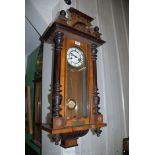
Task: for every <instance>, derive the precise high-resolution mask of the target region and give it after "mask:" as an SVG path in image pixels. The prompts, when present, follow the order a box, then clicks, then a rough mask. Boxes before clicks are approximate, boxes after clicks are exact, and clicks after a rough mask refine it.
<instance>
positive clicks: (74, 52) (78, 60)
mask: <svg viewBox="0 0 155 155" xmlns="http://www.w3.org/2000/svg"><path fill="white" fill-rule="evenodd" d="M67 61H68V63H69V64H70V65H71V66H73V67H80V66H82V65H83V63H84V56H83V52H82V50H80V49H79V48H77V47H71V48H69V49H68V51H67Z"/></svg>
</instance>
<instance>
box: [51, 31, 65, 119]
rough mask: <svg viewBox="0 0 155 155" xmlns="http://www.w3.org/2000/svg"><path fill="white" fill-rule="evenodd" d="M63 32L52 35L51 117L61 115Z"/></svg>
mask: <svg viewBox="0 0 155 155" xmlns="http://www.w3.org/2000/svg"><path fill="white" fill-rule="evenodd" d="M63 35H64V34H63V33H62V32H59V31H58V32H56V33H55V36H54V43H55V51H54V73H53V92H52V117H61V115H60V110H61V109H60V104H61V100H62V95H61V94H60V92H61V89H60V87H61V85H60V66H61V50H62V45H63Z"/></svg>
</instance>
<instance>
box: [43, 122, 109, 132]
mask: <svg viewBox="0 0 155 155" xmlns="http://www.w3.org/2000/svg"><path fill="white" fill-rule="evenodd" d="M104 126H107V124H106V123H102V122H101V123H98V124H89V125H82V126H77V127H66V128H62V129H52V128H51V126H50V125H47V124H42V129H43V130H45V131H47V132H49V133H50V134H63V133H72V132H75V131H82V130H88V129H91V128H93V129H95V128H101V127H104Z"/></svg>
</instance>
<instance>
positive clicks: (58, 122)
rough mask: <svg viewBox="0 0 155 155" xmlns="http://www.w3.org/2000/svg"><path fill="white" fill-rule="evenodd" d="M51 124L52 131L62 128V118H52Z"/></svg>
mask: <svg viewBox="0 0 155 155" xmlns="http://www.w3.org/2000/svg"><path fill="white" fill-rule="evenodd" d="M51 124H52V127H53V129H60V128H64V118H63V117H53V118H52V119H51Z"/></svg>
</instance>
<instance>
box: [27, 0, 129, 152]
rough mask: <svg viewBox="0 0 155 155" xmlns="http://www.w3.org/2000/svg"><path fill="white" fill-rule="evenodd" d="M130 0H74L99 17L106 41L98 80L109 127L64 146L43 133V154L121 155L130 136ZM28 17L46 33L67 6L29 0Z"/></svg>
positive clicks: (46, 68)
mask: <svg viewBox="0 0 155 155" xmlns="http://www.w3.org/2000/svg"><path fill="white" fill-rule="evenodd" d="M126 1H127V0H96V1H94V0H72V6H73V7H75V8H77V9H79V10H80V11H83V12H84V13H86V14H88V15H90V16H92V17H93V18H95V21H94V22H93V25H98V26H99V27H100V32H101V33H102V34H103V36H102V38H103V39H104V40H105V41H106V43H105V44H104V45H103V46H102V47H100V48H99V49H98V50H99V52H98V60H97V65H98V81H99V82H100V84H99V85H98V87H99V92H100V97H101V103H100V106H101V110H100V111H101V112H102V113H103V114H104V117H105V121H106V122H107V124H108V126H107V127H105V128H103V129H102V131H103V132H102V134H101V136H100V137H99V138H97V137H96V136H93V135H92V133H91V132H89V133H88V134H87V135H86V136H84V137H82V138H80V139H79V140H78V144H79V146H78V147H74V148H70V149H62V148H61V147H59V146H55V144H53V143H51V142H50V140H49V138H48V134H47V132H45V131H43V132H42V155H51V154H54V155H60V154H61V155H121V154H122V139H123V138H124V137H128V134H129V131H128V124H129V118H128V109H129V102H128V55H129V53H128V5H127V3H126ZM26 6H27V8H28V9H26V10H27V11H26V16H28V17H29V18H30V20H31V22H32V23H33V24H34V26H35V27H36V28H37V30H38V31H39V32H40V33H41V34H42V33H43V31H44V30H45V28H46V27H47V26H48V25H49V24H50V23H51V22H52V21H53V20H54V18H55V16H56V15H57V12H58V11H60V10H62V9H65V10H66V8H67V7H70V6H67V5H66V4H65V3H64V1H62V0H57V1H50V0H45V1H41V0H33V1H32V0H27V3H26ZM51 48H52V47H51V46H50V45H48V44H44V55H43V86H42V87H43V88H42V104H43V109H42V122H43V123H44V122H46V115H47V113H49V109H48V107H49V100H48V95H49V93H50V91H49V90H50V84H51V66H52V59H51V58H52V51H51Z"/></svg>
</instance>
